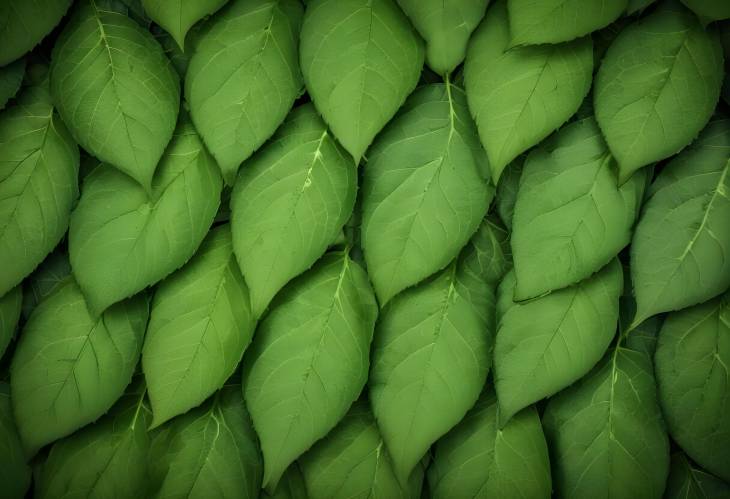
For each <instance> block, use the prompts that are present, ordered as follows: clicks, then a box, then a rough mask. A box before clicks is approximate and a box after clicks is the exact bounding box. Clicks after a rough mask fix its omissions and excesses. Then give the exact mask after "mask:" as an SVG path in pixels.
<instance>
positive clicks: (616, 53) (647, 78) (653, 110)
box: [593, 2, 723, 183]
mask: <svg viewBox="0 0 730 499" xmlns="http://www.w3.org/2000/svg"><path fill="white" fill-rule="evenodd" d="M722 67H723V61H722V47H721V46H720V41H719V37H718V36H717V34H716V33H713V32H707V31H705V30H704V29H702V26H701V25H700V23H699V21H698V20H697V19H696V18H695V17H694V16H693V15H692V14H691V13H690V12H687V11H686V10H685V9H683V8H682V7H681V6H677V5H675V4H672V3H671V2H665V3H664V4H663V6H661V7H660V8H659V9H658V10H656V11H654V12H653V13H652V14H650V15H648V16H646V17H643V18H641V19H640V20H637V21H635V22H634V23H632V24H631V25H629V26H628V27H626V28H625V29H624V30H623V31H621V33H620V34H619V35H618V36H617V37H616V40H614V42H613V43H612V44H611V46H610V47H609V48H608V51H607V52H606V56H605V57H604V59H603V62H602V63H601V67H600V68H599V70H598V74H597V76H596V83H595V91H594V96H593V97H594V104H595V110H596V120H597V121H598V124H599V125H600V127H601V130H602V132H603V135H604V137H605V138H606V142H607V143H608V147H609V149H610V150H611V153H612V154H613V156H614V157H615V158H616V161H617V162H618V165H619V182H620V183H623V182H625V181H626V180H627V179H628V178H629V177H630V176H631V175H632V174H633V173H634V172H635V171H636V170H638V169H639V168H641V167H643V166H646V165H648V164H650V163H653V162H655V161H659V160H661V159H664V158H667V157H669V156H671V155H673V154H676V153H677V152H678V151H679V150H680V149H682V148H683V147H685V146H686V145H688V144H689V143H690V142H691V141H692V139H694V138H695V137H696V136H697V134H698V133H699V132H700V130H701V129H702V127H704V126H705V124H706V123H707V121H708V120H709V119H710V116H711V115H712V112H713V111H714V109H715V105H716V104H717V100H718V97H719V95H720V86H721V85H722V77H723V70H722Z"/></svg>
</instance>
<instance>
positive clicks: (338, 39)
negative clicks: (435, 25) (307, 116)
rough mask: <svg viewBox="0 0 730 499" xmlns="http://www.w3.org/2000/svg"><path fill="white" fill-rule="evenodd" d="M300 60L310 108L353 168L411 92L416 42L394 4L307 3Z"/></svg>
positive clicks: (416, 71) (373, 0)
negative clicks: (341, 149) (331, 135)
mask: <svg viewBox="0 0 730 499" xmlns="http://www.w3.org/2000/svg"><path fill="white" fill-rule="evenodd" d="M300 56H301V63H302V73H303V75H304V82H305V83H306V85H307V90H308V91H309V95H310V96H311V98H312V100H313V101H314V105H315V107H316V108H317V110H318V111H319V113H320V114H321V115H322V117H323V118H324V120H325V121H326V122H327V124H328V125H329V127H330V129H331V130H332V133H333V134H334V136H335V137H337V139H338V140H339V141H340V142H341V143H342V145H343V146H344V147H345V149H347V150H348V151H349V152H350V154H351V155H352V156H353V157H354V158H355V161H356V162H359V161H360V158H361V157H362V156H363V155H364V154H365V151H366V150H367V148H368V146H369V145H370V143H371V142H372V140H373V138H374V137H375V135H377V133H378V132H379V131H380V130H381V129H382V128H383V126H385V124H386V123H388V121H390V119H391V118H392V117H393V115H395V113H396V111H397V110H398V108H399V107H400V106H401V105H402V104H403V102H404V101H405V99H406V97H407V96H408V94H410V93H411V92H412V91H413V89H414V88H415V87H416V83H418V77H419V76H420V74H421V68H422V67H423V42H422V41H421V38H420V37H419V36H418V34H417V33H416V31H415V30H414V29H413V27H412V26H411V23H410V22H408V19H407V18H406V16H405V15H404V14H403V12H402V11H401V10H400V9H399V8H398V6H397V5H396V3H395V1H394V0H312V1H310V2H308V4H307V10H306V12H305V15H304V24H303V25H302V36H301V48H300Z"/></svg>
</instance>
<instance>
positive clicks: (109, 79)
mask: <svg viewBox="0 0 730 499" xmlns="http://www.w3.org/2000/svg"><path fill="white" fill-rule="evenodd" d="M51 92H52V93H53V97H54V100H55V103H56V105H57V106H58V112H59V113H60V114H61V117H62V118H63V119H64V121H65V122H66V124H67V125H68V127H69V129H70V130H71V134H72V135H73V136H74V138H75V139H76V141H77V142H78V143H79V144H80V145H81V147H83V148H84V149H86V150H87V151H89V152H90V153H91V154H93V155H94V156H96V157H97V158H99V159H100V160H101V161H104V162H106V163H109V164H111V165H113V166H115V167H117V168H119V169H120V170H121V171H123V172H124V173H126V174H128V175H129V176H130V177H132V178H133V179H135V180H136V181H137V182H139V183H140V184H141V185H142V187H144V188H145V189H146V190H147V191H149V190H150V183H151V181H152V176H153V174H154V172H155V167H156V166H157V163H158V161H160V158H161V157H162V153H163V152H164V151H165V147H166V146H167V143H168V142H169V141H170V137H171V136H172V133H173V130H174V129H175V121H176V119H177V114H178V107H179V105H180V83H179V81H178V77H177V74H176V73H175V71H174V70H173V69H172V65H171V64H170V61H169V60H168V59H167V58H166V57H165V54H164V52H163V51H162V48H161V47H160V45H159V44H158V43H157V42H156V41H155V39H154V37H153V36H152V35H151V34H150V33H149V32H148V31H147V30H145V29H143V28H142V27H140V26H139V25H138V24H137V23H135V22H134V21H133V20H131V19H130V18H129V17H127V16H126V15H124V14H120V13H119V12H114V11H111V10H105V8H104V7H102V6H97V5H96V3H95V1H94V0H85V1H83V2H81V5H79V6H78V7H77V8H76V9H75V12H74V15H73V17H72V18H71V20H70V21H69V22H68V24H67V25H66V28H65V29H64V30H63V32H62V33H61V35H60V36H59V37H58V40H57V41H56V44H55V46H54V47H53V60H52V63H51Z"/></svg>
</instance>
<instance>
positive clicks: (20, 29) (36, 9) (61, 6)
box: [0, 0, 73, 66]
mask: <svg viewBox="0 0 730 499" xmlns="http://www.w3.org/2000/svg"><path fill="white" fill-rule="evenodd" d="M72 3H73V0H33V1H27V2H26V1H13V0H10V1H4V2H2V3H0V66H5V65H6V64H8V63H10V62H12V61H14V60H15V59H17V58H18V57H20V56H22V55H23V54H25V53H26V52H28V51H29V50H31V49H32V48H33V47H35V46H36V44H38V43H39V42H40V41H41V40H42V39H43V38H44V37H45V36H46V35H47V34H48V33H50V32H51V30H52V29H53V28H54V27H55V26H56V25H57V24H58V23H59V21H61V18H62V17H63V15H64V14H65V13H66V11H67V10H68V8H69V7H70V6H71V4H72Z"/></svg>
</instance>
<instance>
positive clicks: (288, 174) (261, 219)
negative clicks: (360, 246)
mask: <svg viewBox="0 0 730 499" xmlns="http://www.w3.org/2000/svg"><path fill="white" fill-rule="evenodd" d="M356 193H357V169H356V167H355V164H354V163H353V161H352V158H350V156H349V155H348V154H347V153H346V152H345V151H344V150H343V149H342V148H341V147H340V146H339V145H338V144H337V143H336V142H335V140H334V137H333V136H332V134H331V133H330V132H329V131H328V130H327V127H326V126H325V124H324V122H322V120H321V119H320V118H319V116H317V113H316V111H315V110H314V107H313V106H312V105H311V104H305V105H304V106H301V107H299V108H297V109H295V110H294V111H292V113H291V114H290V116H289V117H288V118H287V120H286V122H285V123H284V125H282V127H281V129H280V130H279V131H278V132H277V133H276V135H275V136H274V138H273V139H272V141H271V142H269V143H268V144H267V145H266V146H265V147H264V148H263V149H262V150H261V151H260V152H258V153H257V154H256V155H255V156H254V157H253V158H251V159H250V160H249V161H247V162H246V164H245V166H244V168H243V170H242V171H241V174H240V176H239V178H238V180H237V181H236V185H235V186H234V190H233V193H232V195H231V228H232V229H231V230H232V231H233V248H234V250H235V252H236V256H237V258H238V263H239V264H240V266H241V270H242V271H243V275H244V277H245V278H246V282H247V283H248V285H249V287H250V290H251V303H252V308H253V311H254V315H255V316H256V317H260V316H261V315H262V314H263V312H264V310H265V309H266V307H267V306H268V305H269V303H270V302H271V299H272V298H273V297H274V295H276V293H278V292H279V290H280V289H281V288H282V287H284V285H285V284H286V283H287V282H289V280H291V279H292V278H293V277H296V276H297V275H299V274H301V273H302V272H304V271H305V270H307V269H308V268H309V267H311V266H312V264H313V263H314V262H315V261H317V259H318V258H319V257H321V256H322V254H323V253H324V252H325V250H326V249H327V246H328V245H330V244H331V243H333V242H334V240H335V239H336V238H337V236H338V235H339V234H340V233H341V229H342V226H343V225H345V222H347V220H348V218H349V217H350V214H351V213H352V209H353V206H354V205H355V196H356Z"/></svg>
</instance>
